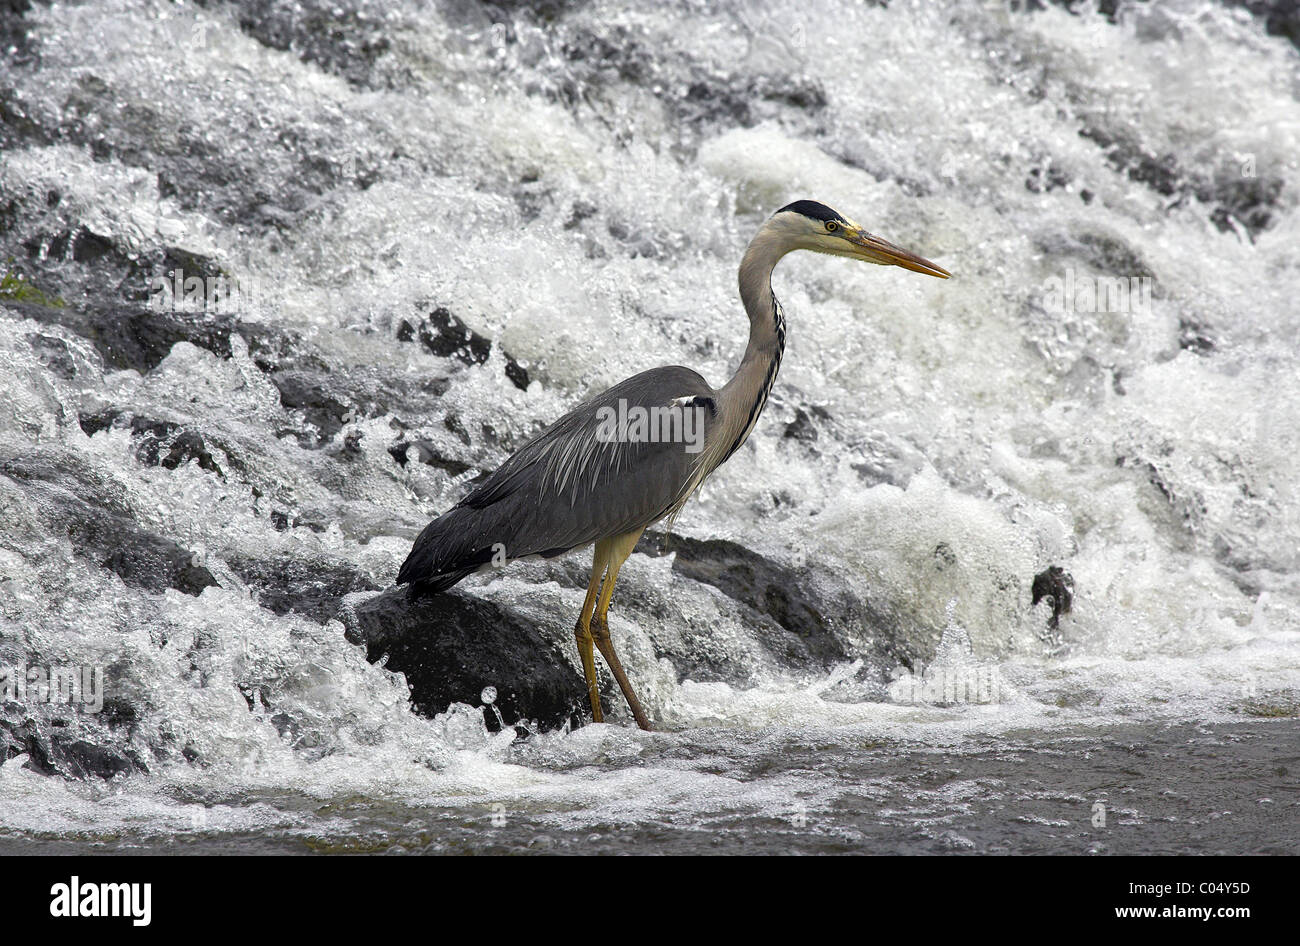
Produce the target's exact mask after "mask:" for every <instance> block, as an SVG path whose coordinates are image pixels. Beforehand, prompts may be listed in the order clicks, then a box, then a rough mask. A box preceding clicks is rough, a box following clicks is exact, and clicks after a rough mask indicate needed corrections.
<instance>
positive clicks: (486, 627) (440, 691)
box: [340, 588, 587, 730]
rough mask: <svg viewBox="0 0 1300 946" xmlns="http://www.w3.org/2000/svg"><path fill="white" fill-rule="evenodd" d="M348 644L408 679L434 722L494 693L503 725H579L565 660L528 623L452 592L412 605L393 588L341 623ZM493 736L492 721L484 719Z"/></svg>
mask: <svg viewBox="0 0 1300 946" xmlns="http://www.w3.org/2000/svg"><path fill="white" fill-rule="evenodd" d="M340 616H341V617H342V619H343V622H344V624H345V626H346V627H347V636H348V639H349V640H350V641H352V642H353V643H354V644H364V645H365V648H366V656H367V658H368V659H369V660H370V661H371V662H372V663H375V662H378V661H380V660H384V661H385V663H384V666H385V667H386V668H387V669H389V670H394V671H399V672H401V673H403V674H405V675H406V681H407V683H409V684H410V686H411V704H412V707H413V708H414V710H415V711H416V712H417V713H420V714H421V715H423V716H429V717H432V716H436V715H437V714H439V713H441V712H444V711H445V710H446V709H447V707H448V706H450V705H451V704H452V703H467V704H470V705H473V706H476V705H478V704H479V702H480V695H481V694H482V692H483V690H484V688H485V687H489V686H491V687H495V688H496V691H497V698H496V706H497V708H498V709H499V710H500V711H501V714H502V716H503V717H504V719H505V720H506V722H507V723H513V722H515V721H517V720H523V719H535V720H537V721H538V722H539V723H540V724H541V726H542V727H543V728H545V729H558V728H560V727H562V726H564V725H565V724H566V723H567V724H569V725H571V726H577V725H581V722H582V719H583V718H584V716H585V714H586V713H587V709H586V707H587V689H586V685H585V684H584V683H583V680H582V678H581V677H580V676H579V675H578V673H577V671H575V670H574V669H573V667H572V665H571V664H570V663H569V661H568V658H567V657H566V656H565V655H564V654H563V653H562V652H560V650H559V649H558V648H557V647H555V646H554V645H553V644H552V643H551V642H550V641H548V640H547V639H546V638H544V637H542V635H540V634H539V633H538V632H537V629H536V628H535V627H534V626H533V624H532V622H531V621H528V620H526V619H524V618H522V617H521V616H520V615H518V614H515V613H514V612H512V611H510V610H509V609H507V608H504V607H502V606H501V605H499V604H496V603H493V602H489V601H483V600H481V599H478V598H473V597H470V596H469V595H465V594H462V593H460V592H457V591H452V592H449V593H447V594H442V595H435V596H433V597H431V598H425V599H422V600H420V601H410V600H409V599H408V598H407V595H406V589H405V588H392V589H389V590H388V591H385V592H383V593H382V594H380V595H377V596H375V597H373V598H370V599H369V600H367V601H364V602H362V603H361V604H359V605H356V606H355V607H354V608H348V609H345V610H344V612H343V613H342V614H341V615H340ZM484 717H485V720H486V722H487V725H488V727H489V728H490V729H493V730H496V729H499V728H500V724H499V723H498V722H497V719H496V714H495V713H487V712H485V714H484Z"/></svg>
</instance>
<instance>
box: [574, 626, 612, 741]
mask: <svg viewBox="0 0 1300 946" xmlns="http://www.w3.org/2000/svg"><path fill="white" fill-rule="evenodd" d="M573 637H574V640H576V641H577V642H578V656H579V657H580V658H581V659H582V675H583V676H584V677H586V678H587V696H588V698H589V699H590V700H591V721H592V722H593V723H603V722H604V721H605V714H604V713H602V712H601V710H600V687H598V686H597V685H596V657H595V655H594V654H593V653H592V650H591V644H592V636H591V628H590V627H589V626H587V625H586V624H583V623H582V621H581V620H579V621H578V623H577V625H575V626H574V628H573Z"/></svg>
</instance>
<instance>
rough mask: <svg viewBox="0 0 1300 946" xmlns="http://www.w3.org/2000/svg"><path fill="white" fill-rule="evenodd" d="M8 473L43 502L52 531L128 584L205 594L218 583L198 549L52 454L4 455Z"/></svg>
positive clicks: (0, 465)
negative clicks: (148, 522) (154, 526)
mask: <svg viewBox="0 0 1300 946" xmlns="http://www.w3.org/2000/svg"><path fill="white" fill-rule="evenodd" d="M0 476H6V477H8V478H9V479H10V480H12V481H13V482H14V483H15V484H16V485H17V486H18V487H20V488H21V489H23V490H24V491H25V492H27V493H28V494H30V495H32V496H33V497H34V498H35V499H36V500H37V505H38V507H39V508H40V509H41V512H42V514H43V515H44V516H45V518H46V519H47V526H48V527H49V530H50V534H52V535H59V534H62V535H66V536H67V537H68V539H69V540H70V541H71V542H72V547H73V549H74V550H75V551H76V552H77V554H78V555H81V556H82V557H84V558H86V559H88V560H90V561H92V562H94V563H95V564H96V565H99V566H100V567H101V568H107V569H108V570H110V571H112V572H114V573H115V574H117V576H118V577H119V578H121V579H122V581H123V582H125V583H126V584H128V585H131V586H132V587H136V588H144V589H146V590H148V591H153V592H161V591H164V590H166V589H167V588H175V589H176V590H178V591H183V592H185V593H186V594H190V595H198V594H201V593H202V591H203V589H204V588H208V587H211V586H213V585H216V584H217V581H216V579H215V578H213V577H212V573H211V572H209V571H208V570H207V569H206V568H204V567H203V566H202V565H200V564H198V562H197V559H196V557H195V555H194V553H193V552H191V551H189V550H188V549H185V548H183V547H181V546H180V545H179V544H178V543H176V542H174V541H172V540H171V539H168V538H165V537H164V536H161V535H157V534H156V533H153V532H149V531H147V530H145V529H143V528H142V527H141V526H140V525H139V524H138V523H136V522H135V521H134V519H132V518H131V517H130V515H129V513H128V512H126V511H125V510H124V509H123V507H122V504H121V503H120V502H116V501H114V500H113V499H111V498H110V497H107V496H105V495H103V494H102V493H100V492H99V491H98V490H97V489H96V484H95V483H94V482H93V480H92V479H90V478H89V477H81V478H79V477H77V476H76V475H75V474H74V473H71V472H69V471H68V470H66V469H64V468H63V467H62V466H61V465H60V464H59V463H58V461H57V460H56V459H55V458H53V457H51V456H48V455H42V454H32V455H28V456H18V457H9V458H3V459H0Z"/></svg>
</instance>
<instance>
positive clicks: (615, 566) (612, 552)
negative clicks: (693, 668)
mask: <svg viewBox="0 0 1300 946" xmlns="http://www.w3.org/2000/svg"><path fill="white" fill-rule="evenodd" d="M644 531H645V530H644V529H643V528H642V529H638V530H637V531H635V532H628V533H625V534H623V535H618V536H615V537H614V538H612V539H609V540H607V541H608V542H609V549H608V553H609V573H608V574H607V575H606V576H605V584H604V587H602V588H601V589H600V601H599V603H598V604H597V605H596V615H595V617H593V618H592V621H591V634H592V637H593V638H595V641H596V646H597V647H598V648H600V655H601V656H602V657H604V658H605V663H606V664H608V665H609V669H610V672H611V673H613V674H614V679H615V680H617V681H618V687H619V689H620V690H622V691H623V697H624V699H626V700H627V706H628V709H630V710H631V711H632V716H633V718H635V719H636V724H637V725H638V726H640V727H641V728H642V729H644V730H646V731H647V732H648V731H649V730H650V720H649V718H648V717H647V716H646V714H645V710H644V709H643V708H642V707H641V701H640V700H638V699H637V698H636V693H635V692H633V690H632V683H631V681H629V680H628V678H627V671H625V670H624V669H623V665H622V664H621V663H620V662H619V659H618V654H616V653H614V642H613V641H612V640H611V639H610V636H609V622H608V620H607V615H608V612H609V601H610V599H611V598H612V597H613V596H614V582H616V581H618V572H619V569H620V568H622V567H623V563H624V562H625V561H627V557H628V556H629V555H631V554H632V549H634V548H635V547H636V543H637V540H638V539H639V538H641V533H642V532H644Z"/></svg>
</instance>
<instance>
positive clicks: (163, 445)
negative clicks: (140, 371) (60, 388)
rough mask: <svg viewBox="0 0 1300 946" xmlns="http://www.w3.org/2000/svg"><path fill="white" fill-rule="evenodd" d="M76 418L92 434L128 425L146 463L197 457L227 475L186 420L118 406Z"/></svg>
mask: <svg viewBox="0 0 1300 946" xmlns="http://www.w3.org/2000/svg"><path fill="white" fill-rule="evenodd" d="M77 420H78V423H80V425H81V429H82V430H83V431H85V432H86V434H87V435H88V436H92V437H93V436H94V435H95V434H97V433H99V432H100V431H101V430H108V429H109V428H110V427H123V428H127V429H129V430H130V431H131V435H132V436H133V437H134V438H136V440H137V445H136V450H135V455H136V459H138V460H139V461H140V462H141V463H143V464H145V465H146V466H161V467H163V468H164V469H168V470H174V469H176V468H177V467H178V466H180V465H181V464H183V463H187V462H188V461H190V460H196V461H198V464H199V466H200V467H201V468H202V469H204V470H207V471H209V472H210V473H216V474H217V475H218V476H220V477H222V478H223V479H224V478H225V473H224V472H222V469H221V467H220V466H219V465H218V464H217V461H216V458H215V457H214V456H213V455H212V451H211V450H209V449H208V444H207V441H206V440H205V438H204V436H203V435H202V434H200V433H199V432H198V431H195V430H192V429H190V428H188V427H186V426H184V425H183V424H180V423H176V422H174V421H169V420H157V419H154V418H149V417H141V416H139V415H133V414H130V413H127V412H126V411H121V410H117V409H116V408H108V409H105V410H102V411H96V412H95V413H93V414H81V415H79V416H78V418H77ZM222 449H225V450H226V454H227V456H228V457H229V458H230V465H231V466H232V467H234V468H235V469H238V470H243V469H244V465H243V463H242V462H240V461H239V460H238V459H236V457H235V456H234V454H233V453H232V452H231V451H230V450H229V449H226V448H225V447H224V445H223V447H222Z"/></svg>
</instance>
